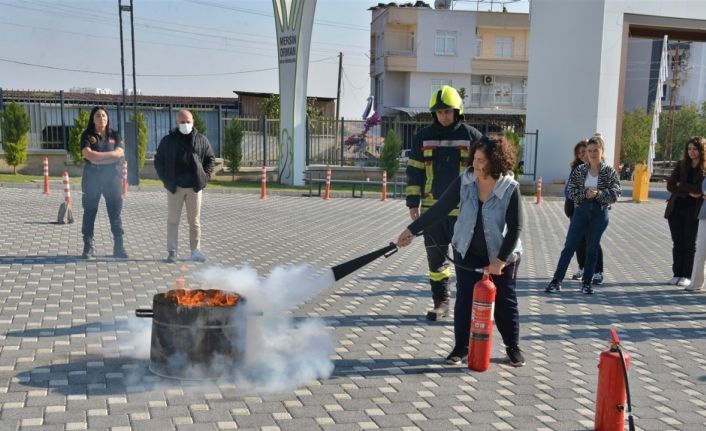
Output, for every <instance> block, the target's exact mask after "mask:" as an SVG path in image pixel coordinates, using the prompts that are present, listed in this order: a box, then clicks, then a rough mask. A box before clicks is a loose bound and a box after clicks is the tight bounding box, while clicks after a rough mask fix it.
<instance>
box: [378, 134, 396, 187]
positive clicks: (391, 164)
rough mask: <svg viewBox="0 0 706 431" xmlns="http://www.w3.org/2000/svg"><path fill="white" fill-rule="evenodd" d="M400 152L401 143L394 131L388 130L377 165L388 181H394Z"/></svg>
mask: <svg viewBox="0 0 706 431" xmlns="http://www.w3.org/2000/svg"><path fill="white" fill-rule="evenodd" d="M400 151H402V142H401V141H400V139H399V138H398V137H397V134H396V133H395V131H394V130H392V129H390V130H388V131H387V136H385V143H384V144H383V147H382V152H381V153H380V160H379V161H378V164H379V166H380V167H381V168H382V169H383V170H384V171H386V172H387V178H388V179H389V180H392V179H394V178H395V176H396V175H397V169H399V167H400V159H399V158H400Z"/></svg>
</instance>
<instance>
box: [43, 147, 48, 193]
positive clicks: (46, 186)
mask: <svg viewBox="0 0 706 431" xmlns="http://www.w3.org/2000/svg"><path fill="white" fill-rule="evenodd" d="M43 165H44V166H43V170H44V194H45V195H48V194H49V157H47V156H44V162H43Z"/></svg>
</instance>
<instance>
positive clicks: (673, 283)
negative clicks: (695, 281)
mask: <svg viewBox="0 0 706 431" xmlns="http://www.w3.org/2000/svg"><path fill="white" fill-rule="evenodd" d="M679 280H681V278H679V277H672V279H671V280H669V281H668V282H667V284H671V285H672V286H676V285H677V283H679Z"/></svg>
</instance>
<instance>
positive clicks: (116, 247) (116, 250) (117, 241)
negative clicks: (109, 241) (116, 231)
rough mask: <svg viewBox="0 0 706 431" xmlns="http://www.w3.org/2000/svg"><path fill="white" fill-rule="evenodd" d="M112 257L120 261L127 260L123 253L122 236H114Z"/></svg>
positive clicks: (125, 253)
mask: <svg viewBox="0 0 706 431" xmlns="http://www.w3.org/2000/svg"><path fill="white" fill-rule="evenodd" d="M113 241H114V243H113V257H117V258H120V259H127V257H128V256H127V252H125V245H124V244H123V236H122V235H115V238H113Z"/></svg>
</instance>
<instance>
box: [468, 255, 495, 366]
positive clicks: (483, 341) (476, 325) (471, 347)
mask: <svg viewBox="0 0 706 431" xmlns="http://www.w3.org/2000/svg"><path fill="white" fill-rule="evenodd" d="M495 292H496V288H495V283H493V280H492V279H491V278H490V274H489V273H488V268H484V270H483V278H482V279H480V280H479V281H478V282H477V283H476V284H475V285H473V305H472V306H471V337H470V339H469V341H468V369H469V370H473V371H485V370H487V369H488V367H490V353H491V347H492V346H493V313H494V312H495Z"/></svg>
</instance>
